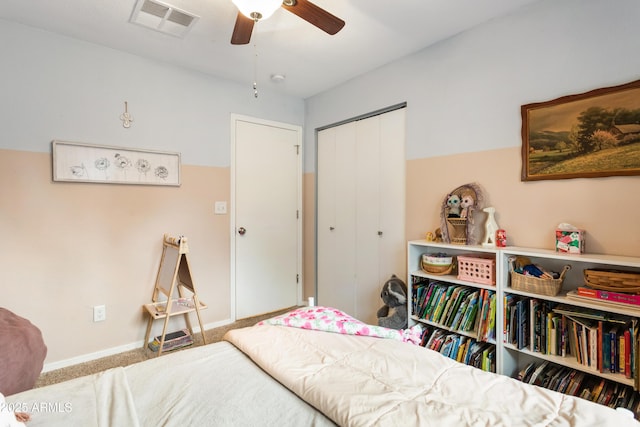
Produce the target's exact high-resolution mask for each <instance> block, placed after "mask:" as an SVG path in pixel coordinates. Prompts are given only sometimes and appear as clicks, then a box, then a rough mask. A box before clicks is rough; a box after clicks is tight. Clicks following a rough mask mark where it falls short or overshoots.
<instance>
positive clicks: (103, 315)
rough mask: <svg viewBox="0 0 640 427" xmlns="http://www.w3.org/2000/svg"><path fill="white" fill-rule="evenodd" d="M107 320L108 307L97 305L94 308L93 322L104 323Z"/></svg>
mask: <svg viewBox="0 0 640 427" xmlns="http://www.w3.org/2000/svg"><path fill="white" fill-rule="evenodd" d="M104 320H107V306H106V305H96V306H94V307H93V321H94V322H102V321H104Z"/></svg>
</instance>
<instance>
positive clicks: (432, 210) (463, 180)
mask: <svg viewBox="0 0 640 427" xmlns="http://www.w3.org/2000/svg"><path fill="white" fill-rule="evenodd" d="M520 167H521V157H520V148H519V147H514V148H507V149H500V150H491V151H483V152H477V153H468V154H459V155H453V156H445V157H433V158H426V159H418V160H409V161H408V162H407V239H409V240H411V239H421V238H424V235H425V232H426V231H433V230H435V228H437V227H438V226H439V218H440V208H441V205H442V202H443V199H444V197H445V195H446V194H447V193H448V192H449V191H451V190H454V189H455V188H456V187H458V186H459V185H463V184H467V183H470V182H477V183H479V184H480V185H481V186H482V188H483V190H484V194H485V198H486V202H485V206H493V207H495V208H496V212H497V213H496V218H497V222H498V225H499V226H500V227H501V228H504V229H505V230H506V231H507V244H509V245H515V246H527V247H536V248H549V249H553V248H554V242H555V240H554V230H555V228H556V226H557V225H558V224H559V223H561V222H568V223H571V224H574V225H575V226H577V227H580V228H584V229H585V230H586V251H587V252H591V253H606V254H615V255H629V256H640V221H638V220H637V217H638V212H640V197H638V196H637V194H638V190H640V176H629V177H608V178H588V179H587V178H584V179H567V180H553V181H529V182H522V181H520ZM483 215H486V214H483ZM484 218H485V216H483V217H482V219H484ZM483 224H484V223H483Z"/></svg>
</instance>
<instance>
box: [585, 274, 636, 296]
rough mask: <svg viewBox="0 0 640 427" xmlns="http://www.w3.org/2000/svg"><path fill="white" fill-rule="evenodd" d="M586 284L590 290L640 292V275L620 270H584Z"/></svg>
mask: <svg viewBox="0 0 640 427" xmlns="http://www.w3.org/2000/svg"><path fill="white" fill-rule="evenodd" d="M584 282H585V284H586V285H588V286H589V287H590V288H593V289H598V290H601V291H609V292H625V293H639V292H640V273H629V272H625V271H618V270H605V269H593V270H584Z"/></svg>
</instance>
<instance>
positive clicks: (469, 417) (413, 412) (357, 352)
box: [225, 324, 639, 427]
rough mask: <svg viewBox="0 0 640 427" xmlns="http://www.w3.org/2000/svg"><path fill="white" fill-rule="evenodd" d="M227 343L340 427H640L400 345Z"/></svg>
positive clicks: (335, 337) (332, 337)
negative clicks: (239, 350)
mask: <svg viewBox="0 0 640 427" xmlns="http://www.w3.org/2000/svg"><path fill="white" fill-rule="evenodd" d="M225 339H227V340H228V341H230V342H232V343H233V344H234V345H236V346H237V347H238V348H240V349H241V350H242V351H243V352H244V353H245V354H247V355H248V356H249V357H250V358H251V359H252V360H253V361H254V362H255V363H256V364H258V365H259V366H260V367H262V369H264V370H265V371H266V372H268V373H269V374H270V375H272V376H273V377H274V378H275V379H277V380H278V381H279V382H281V383H282V384H284V385H285V386H286V387H287V388H289V389H290V390H292V391H293V392H295V393H296V394H297V395H298V396H300V397H301V398H302V399H304V400H305V401H307V402H308V403H309V404H311V405H313V406H314V407H316V408H317V409H319V410H320V411H321V412H323V413H324V414H325V415H327V416H328V417H329V418H331V419H332V420H333V421H334V422H336V423H337V424H339V425H341V426H376V427H377V426H403V427H406V426H492V427H493V426H598V427H601V426H616V427H623V426H636V427H637V426H638V425H639V424H638V423H637V422H636V421H635V420H633V418H630V417H629V416H628V415H627V414H622V413H620V412H618V411H615V410H613V409H611V408H608V407H605V406H602V405H598V404H595V403H591V402H588V401H586V400H583V399H580V398H577V397H572V396H567V395H564V394H561V393H557V392H554V391H550V390H546V389H543V388H540V387H537V386H533V385H529V384H524V383H522V382H519V381H517V380H514V379H512V378H509V377H506V376H502V375H496V374H492V373H488V372H483V371H481V370H479V369H476V368H472V367H469V366H466V365H463V364H460V363H457V362H455V361H453V360H451V359H448V358H446V357H443V356H442V355H440V354H439V353H437V352H433V351H431V350H427V349H424V348H422V347H419V346H416V345H413V344H409V343H405V342H402V341H400V340H393V339H383V338H375V337H369V336H355V335H344V334H340V333H332V332H324V331H316V330H308V329H300V328H297V327H289V326H275V325H271V324H263V325H258V326H254V327H251V328H244V329H237V330H232V331H230V332H228V333H227V335H226V336H225Z"/></svg>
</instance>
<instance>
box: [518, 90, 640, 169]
mask: <svg viewBox="0 0 640 427" xmlns="http://www.w3.org/2000/svg"><path fill="white" fill-rule="evenodd" d="M521 115H522V177H521V180H522V181H536V180H545V179H569V178H594V177H605V176H621V175H640V80H636V81H633V82H630V83H626V84H622V85H619V86H612V87H606V88H601V89H595V90H592V91H589V92H586V93H581V94H577V95H568V96H563V97H561V98H557V99H554V100H552V101H546V102H538V103H533V104H527V105H523V106H522V107H521Z"/></svg>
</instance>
